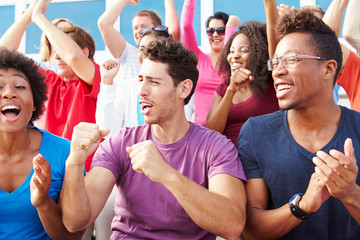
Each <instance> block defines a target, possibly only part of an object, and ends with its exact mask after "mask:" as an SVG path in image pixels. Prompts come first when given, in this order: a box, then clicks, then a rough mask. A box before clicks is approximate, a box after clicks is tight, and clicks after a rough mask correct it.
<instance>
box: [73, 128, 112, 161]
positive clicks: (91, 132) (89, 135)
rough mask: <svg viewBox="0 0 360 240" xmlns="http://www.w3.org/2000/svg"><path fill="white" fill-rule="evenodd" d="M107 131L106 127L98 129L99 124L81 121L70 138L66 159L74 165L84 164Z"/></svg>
mask: <svg viewBox="0 0 360 240" xmlns="http://www.w3.org/2000/svg"><path fill="white" fill-rule="evenodd" d="M108 133H109V130H108V129H102V130H99V126H98V125H97V124H94V123H85V122H81V123H79V124H78V125H76V126H75V127H74V131H73V135H72V138H71V148H70V156H69V158H68V161H71V163H72V164H76V165H81V164H84V163H85V161H86V159H87V157H89V156H90V155H91V154H92V153H93V152H94V151H95V150H96V148H97V147H98V146H99V144H100V141H101V139H102V138H103V137H105V136H106V135H107V134H108Z"/></svg>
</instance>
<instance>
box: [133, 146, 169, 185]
mask: <svg viewBox="0 0 360 240" xmlns="http://www.w3.org/2000/svg"><path fill="white" fill-rule="evenodd" d="M126 151H127V152H128V153H129V155H130V158H131V164H132V168H133V169H134V170H135V171H137V172H139V173H144V174H145V175H146V176H147V177H148V178H150V179H151V180H152V181H154V182H161V183H164V182H165V181H166V179H167V177H168V174H170V173H171V171H172V170H173V171H175V170H174V169H173V168H172V167H171V166H170V165H169V164H168V163H166V162H165V161H164V159H163V158H162V156H161V155H160V153H159V151H158V149H157V148H156V146H155V144H154V142H153V141H151V140H147V141H144V142H140V143H137V144H135V145H133V146H131V147H127V148H126Z"/></svg>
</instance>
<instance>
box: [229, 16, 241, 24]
mask: <svg viewBox="0 0 360 240" xmlns="http://www.w3.org/2000/svg"><path fill="white" fill-rule="evenodd" d="M240 22H241V21H240V18H238V17H237V16H235V15H230V16H229V20H228V21H227V23H226V26H233V27H237V26H239V25H240Z"/></svg>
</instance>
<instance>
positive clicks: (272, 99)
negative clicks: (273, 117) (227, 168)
mask: <svg viewBox="0 0 360 240" xmlns="http://www.w3.org/2000/svg"><path fill="white" fill-rule="evenodd" d="M227 87H228V86H227V84H226V83H224V82H223V83H222V84H220V85H219V86H218V88H217V89H216V93H217V94H219V96H220V97H224V95H225V93H226V89H227ZM277 110H279V104H278V100H277V98H276V94H275V90H274V87H273V86H272V85H271V84H269V86H268V88H267V89H266V90H265V92H264V93H263V95H262V96H261V97H255V96H254V95H253V96H251V97H250V98H249V99H247V100H245V101H244V102H241V103H238V104H232V103H231V106H230V110H229V114H228V117H227V120H226V125H225V129H224V132H223V134H224V135H225V136H226V137H227V138H229V139H230V140H231V141H232V142H233V143H234V144H235V146H236V143H237V139H238V136H239V133H240V129H241V127H242V126H243V125H244V123H245V122H246V120H248V118H250V117H256V116H260V115H264V114H267V113H272V112H275V111H277Z"/></svg>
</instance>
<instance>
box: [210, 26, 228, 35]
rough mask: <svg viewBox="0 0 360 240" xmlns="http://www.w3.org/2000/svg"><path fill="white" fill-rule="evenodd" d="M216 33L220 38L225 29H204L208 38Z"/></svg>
mask: <svg viewBox="0 0 360 240" xmlns="http://www.w3.org/2000/svg"><path fill="white" fill-rule="evenodd" d="M215 32H217V34H219V35H220V36H223V35H225V27H219V28H216V29H215V28H209V27H208V28H206V33H207V35H208V36H212V35H214V33H215Z"/></svg>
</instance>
